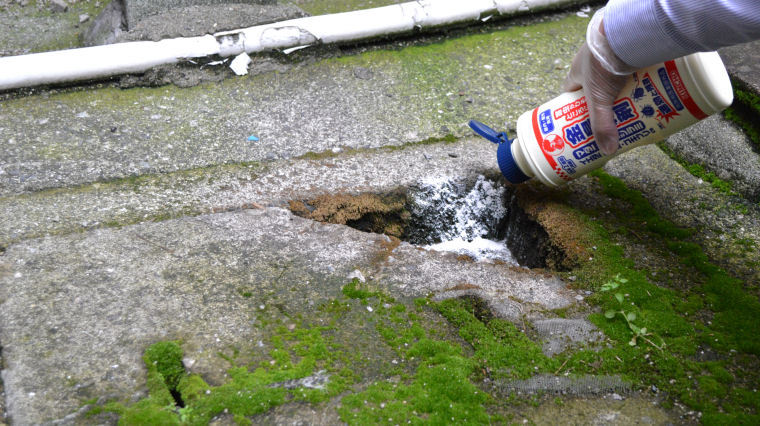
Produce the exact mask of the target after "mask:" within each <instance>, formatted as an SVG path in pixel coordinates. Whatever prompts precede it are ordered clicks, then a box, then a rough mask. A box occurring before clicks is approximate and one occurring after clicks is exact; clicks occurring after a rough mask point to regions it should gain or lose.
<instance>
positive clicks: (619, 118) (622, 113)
mask: <svg viewBox="0 0 760 426" xmlns="http://www.w3.org/2000/svg"><path fill="white" fill-rule="evenodd" d="M612 112H614V113H615V124H619V123H625V122H626V121H628V120H631V119H633V118H636V115H635V113H634V112H633V106H632V105H631V104H630V103H629V102H628V101H627V100H626V101H625V102H620V103H619V104H617V105H615V106H613V107H612Z"/></svg>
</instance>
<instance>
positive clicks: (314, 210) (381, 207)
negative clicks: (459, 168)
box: [289, 175, 564, 268]
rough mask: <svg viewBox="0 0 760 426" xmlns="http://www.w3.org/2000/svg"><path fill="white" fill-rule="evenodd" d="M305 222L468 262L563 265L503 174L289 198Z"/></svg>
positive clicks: (430, 180)
mask: <svg viewBox="0 0 760 426" xmlns="http://www.w3.org/2000/svg"><path fill="white" fill-rule="evenodd" d="M289 206H290V210H291V211H292V212H293V213H295V214H297V215H299V216H301V217H305V218H308V219H312V220H316V221H320V222H326V223H335V224H342V225H348V226H350V227H352V228H355V229H359V230H361V231H365V232H375V233H381V234H386V235H389V236H392V237H396V238H399V239H401V240H403V241H407V242H409V243H412V244H416V245H419V246H423V247H424V248H427V249H433V250H438V251H451V252H455V253H459V254H460V255H462V256H467V257H469V258H471V259H473V260H478V261H481V260H482V261H490V262H494V261H497V262H505V263H512V264H518V265H520V266H524V267H528V268H545V267H547V264H549V265H552V266H554V265H560V264H562V261H561V259H559V258H557V257H558V256H564V254H562V253H561V250H558V249H557V248H556V247H555V246H554V245H553V244H552V242H551V240H550V239H549V236H548V234H547V233H546V231H545V230H544V229H543V227H541V225H540V224H538V223H537V222H536V221H535V220H534V219H533V218H532V217H530V216H529V215H527V214H526V213H525V212H524V211H523V210H522V209H521V208H520V206H519V203H518V198H517V196H516V195H515V193H514V189H513V188H512V187H510V186H507V185H505V184H504V183H503V180H501V179H495V178H489V177H486V176H482V175H481V176H477V177H476V178H473V179H455V178H449V177H433V178H428V179H423V180H421V181H420V182H418V183H417V184H415V185H412V186H410V187H408V188H399V189H397V190H395V191H390V192H388V193H383V194H376V193H362V194H343V193H342V194H328V195H321V196H319V197H316V198H313V199H310V200H293V201H290V203H289Z"/></svg>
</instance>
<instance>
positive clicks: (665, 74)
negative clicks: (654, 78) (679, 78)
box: [657, 67, 683, 111]
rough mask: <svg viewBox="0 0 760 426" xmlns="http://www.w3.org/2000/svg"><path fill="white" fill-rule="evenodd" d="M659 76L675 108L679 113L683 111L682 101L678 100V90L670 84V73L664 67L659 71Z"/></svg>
mask: <svg viewBox="0 0 760 426" xmlns="http://www.w3.org/2000/svg"><path fill="white" fill-rule="evenodd" d="M657 75H659V76H660V81H662V86H663V87H664V88H665V93H667V94H668V97H669V98H670V101H671V102H673V107H674V108H675V109H676V110H677V111H681V110H682V109H683V104H681V100H680V99H678V95H677V94H676V90H675V89H674V88H673V84H672V83H671V82H670V77H668V72H667V71H666V70H665V68H664V67H663V68H660V69H659V70H657Z"/></svg>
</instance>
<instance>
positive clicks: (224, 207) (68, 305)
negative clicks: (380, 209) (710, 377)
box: [0, 1, 760, 424]
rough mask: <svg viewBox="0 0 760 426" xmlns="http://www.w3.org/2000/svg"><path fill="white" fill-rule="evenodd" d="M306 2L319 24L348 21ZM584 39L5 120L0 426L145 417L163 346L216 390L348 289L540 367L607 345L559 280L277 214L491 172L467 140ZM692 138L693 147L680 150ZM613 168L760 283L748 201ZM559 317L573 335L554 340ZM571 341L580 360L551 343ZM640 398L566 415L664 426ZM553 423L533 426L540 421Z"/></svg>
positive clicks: (579, 31)
mask: <svg viewBox="0 0 760 426" xmlns="http://www.w3.org/2000/svg"><path fill="white" fill-rule="evenodd" d="M317 3H318V2H316V1H315V2H313V4H311V6H312V7H314V8H318V7H335V6H334V5H320V4H317ZM369 3H372V5H376V3H374V2H369ZM296 5H298V6H300V7H302V8H303V9H304V10H309V5H307V4H304V2H297V3H296ZM14 13H15V12H14ZM0 17H2V19H8V16H7V15H3V13H2V12H0ZM586 22H587V20H586V19H583V18H580V17H578V16H576V15H575V14H574V11H569V12H560V13H557V14H546V15H538V16H535V17H530V18H525V19H524V20H522V21H514V22H512V21H506V22H503V23H500V24H495V25H493V26H488V25H486V26H478V27H477V28H471V29H468V30H463V31H462V30H460V32H456V31H453V30H452V32H451V33H450V34H454V35H455V36H449V37H447V36H446V35H445V34H444V35H428V36H426V37H430V38H424V37H423V38H422V39H421V40H422V41H415V40H412V41H409V40H406V41H394V40H386V41H383V42H381V43H378V44H375V45H362V46H358V47H351V48H345V49H343V48H341V49H338V50H334V51H324V50H318V49H315V50H314V51H313V52H311V53H310V52H308V49H306V50H307V52H301V53H294V54H293V55H295V56H293V57H288V58H281V57H280V58H277V57H268V58H264V57H254V62H256V61H262V62H263V61H272V62H270V63H274V64H276V66H277V67H279V68H277V69H276V70H271V71H268V72H263V73H260V74H254V75H250V76H247V77H240V78H235V77H232V76H231V75H230V74H229V73H226V74H225V73H220V76H219V79H218V80H219V81H218V82H217V83H205V84H201V85H198V86H195V87H191V88H178V87H176V86H162V87H153V88H145V87H134V88H131V89H119V88H117V87H115V85H113V84H110V83H103V84H100V85H97V84H96V85H89V86H85V87H74V88H63V89H61V88H58V89H52V90H50V89H44V90H39V91H34V92H32V93H17V94H14V95H13V96H11V97H7V98H4V100H3V101H2V102H0V132H2V135H3V136H2V137H1V139H0V150H2V152H3V153H4V155H3V158H2V160H0V347H2V353H1V354H0V355H2V364H0V366H2V376H1V377H2V385H3V387H0V395H2V396H3V397H2V398H0V423H2V422H3V421H8V420H3V419H10V420H11V421H12V422H13V423H14V424H37V423H44V422H54V421H56V419H58V420H61V422H63V423H67V422H70V423H76V422H85V421H87V420H86V419H85V418H84V417H83V416H84V414H85V412H86V411H87V409H85V408H83V407H82V404H85V403H87V402H88V401H90V404H91V401H92V400H96V401H97V400H101V401H103V400H106V399H108V400H122V401H127V402H135V401H137V400H139V399H141V398H143V397H145V396H146V394H147V389H146V384H145V367H144V365H143V363H142V360H141V356H142V353H143V351H144V350H145V348H146V347H147V346H148V345H150V344H151V343H154V342H155V341H158V340H166V339H180V340H181V341H182V342H183V343H182V346H183V349H184V350H185V356H186V358H187V359H188V360H192V362H190V361H188V362H187V363H186V365H189V370H190V371H191V372H196V373H199V374H202V375H203V377H204V378H205V379H206V380H207V381H209V383H212V384H220V383H223V382H224V381H225V380H227V379H228V376H227V374H228V373H227V368H228V367H229V363H228V362H227V361H226V360H225V359H223V358H222V357H220V356H219V353H229V352H230V351H231V348H234V349H235V350H239V351H240V352H241V353H245V352H248V353H252V354H254V355H252V356H256V354H259V353H261V351H263V350H264V349H261V347H260V346H258V342H259V341H261V340H262V338H263V335H264V331H262V330H260V329H258V328H256V327H254V326H253V325H252V324H253V323H254V321H255V320H256V319H257V318H260V317H262V316H263V315H265V314H267V315H269V314H272V315H279V316H280V317H282V318H287V317H288V315H290V316H296V315H304V316H312V317H313V316H315V315H318V310H317V309H316V307H317V306H319V303H320V302H323V301H327V300H330V299H333V298H335V297H337V296H339V295H340V289H341V287H342V286H343V285H345V283H346V282H347V281H348V280H349V278H348V277H350V276H352V274H354V271H356V270H359V271H360V272H361V274H362V276H363V277H366V279H367V280H368V281H369V282H371V283H372V285H374V286H376V287H377V288H378V289H381V290H384V291H386V292H387V293H389V294H391V295H393V296H396V297H398V298H400V299H403V300H409V299H410V298H413V297H419V296H431V297H432V298H433V299H434V300H440V299H443V298H450V297H460V296H477V297H480V298H482V299H483V300H485V301H486V304H487V305H488V306H489V307H490V309H491V310H492V312H493V313H494V314H495V315H497V316H498V317H501V318H506V319H510V320H512V321H514V322H515V323H517V324H520V325H521V327H523V326H525V327H523V328H526V329H527V328H531V327H532V328H535V330H536V332H537V334H538V339H541V338H543V342H544V351H545V352H546V353H548V354H556V353H558V352H561V351H563V350H566V349H567V348H571V349H572V348H575V347H577V345H578V344H579V343H580V344H582V343H584V342H585V343H588V342H589V341H594V342H596V343H598V344H600V345H603V344H604V342H605V341H604V338H603V336H600V335H599V334H598V332H597V330H595V329H594V327H593V326H590V323H589V322H587V321H586V320H585V319H584V318H585V315H586V314H587V313H588V310H589V309H590V307H589V306H588V305H586V304H585V302H584V301H583V300H584V297H585V296H587V294H585V293H583V294H581V293H579V292H578V291H576V290H573V289H570V288H568V283H566V282H564V281H563V280H562V279H561V278H559V276H558V275H557V274H554V273H552V272H551V271H548V270H530V269H524V268H517V267H511V266H508V265H503V264H497V263H494V264H486V263H474V262H471V261H468V260H464V259H462V258H460V257H458V256H456V255H452V254H446V253H438V252H434V251H426V250H423V249H421V248H419V247H416V246H414V245H411V244H408V243H400V244H397V245H395V244H392V243H391V242H390V241H389V239H388V237H386V236H383V235H378V234H371V233H363V232H360V231H357V230H354V229H351V228H348V227H346V226H342V225H329V224H322V223H317V222H313V221H310V220H306V219H303V218H300V217H298V216H295V215H294V214H292V213H291V212H289V211H287V210H285V209H284V208H283V207H284V206H285V205H286V203H287V201H289V200H292V199H308V198H310V197H315V196H318V195H322V194H332V193H341V192H347V193H361V192H372V193H383V192H387V191H391V190H393V189H396V188H398V187H407V186H412V185H414V184H415V183H416V182H418V181H420V180H421V179H424V178H426V177H430V176H442V175H445V176H452V177H456V178H462V179H472V178H473V177H475V176H477V175H479V174H487V175H493V174H494V173H497V166H496V164H495V161H494V147H493V146H492V145H491V144H488V143H485V142H483V141H482V140H481V139H479V138H476V137H473V136H471V132H469V130H468V129H467V127H466V121H467V120H468V119H469V118H478V119H481V120H482V121H484V122H488V123H491V124H494V125H497V126H502V127H506V128H507V129H510V128H511V126H514V121H515V119H516V118H517V116H518V115H519V114H520V113H521V112H523V111H524V110H526V109H527V108H529V107H531V106H533V105H535V104H536V103H537V102H538V101H540V100H544V99H549V98H551V97H552V96H554V95H555V94H556V93H557V92H558V90H559V84H560V82H561V81H562V78H563V77H564V74H565V73H566V71H567V66H568V65H569V62H570V60H571V58H572V53H573V52H574V51H575V49H577V46H578V45H579V43H580V42H581V41H582V39H583V34H584V30H585V24H586ZM0 33H4V32H3V31H0ZM447 38H451V39H450V40H446V39H447ZM321 55H324V57H322V56H321ZM486 65H487V66H488V67H486ZM182 66H188V64H184V65H182ZM182 66H179V67H176V68H174V69H173V70H174V71H175V72H177V71H178V70H179V72H181V71H182ZM207 66H208V65H207ZM715 125H717V126H719V128H724V127H725V126H729V125H728V124H725V123H724V122H722V121H721V119H720V118H713V119H711V120H710V121H709V122H707V123H705V124H702V125H701V126H715ZM700 129H701V128H696V129H695V130H694V131H699V130H700ZM731 132H732V134H735V137H734V136H732V137H731V139H732V143H733V144H734V145H732V146H736V147H745V148H746V143H747V142H746V138H744V137H743V135H742V134H741V133H740V132H738V131H736V130H735V129H733V130H731ZM716 134H720V137H721V138H722V137H723V132H717V133H716ZM249 136H255V137H256V138H257V139H258V140H256V141H254V140H249ZM447 136H448V140H444V137H447ZM695 139H698V138H697V137H696V136H694V135H693V134H691V133H682V134H680V135H678V136H676V137H674V138H673V139H671V141H669V144H670V145H671V146H674V147H675V148H676V149H677V148H678V147H679V146H682V145H688V143H687V142H688V141H693V140H695ZM704 139H705V142H709V141H708V139H710V138H704ZM721 140H722V139H721ZM742 149H744V148H742ZM689 158H692V157H689ZM693 158H694V161H702V159H701V157H693ZM714 158H715V159H716V163H715V164H713V165H712V167H714V168H715V169H716V170H718V169H721V168H725V169H726V170H730V172H727V174H726V178H727V179H731V180H735V181H736V182H738V184H739V185H744V186H740V187H741V188H747V189H746V191H743V193H744V194H751V193H753V192H752V191H754V190H755V189H756V183H755V182H754V180H753V179H754V176H753V174H752V172H751V170H754V169H751V168H750V169H747V170H749V171H748V172H747V173H745V174H741V173H740V172H739V171H740V170H741V169H744V166H742V165H741V164H739V163H737V164H736V165H734V166H732V167H731V168H727V167H725V166H726V164H725V163H726V162H725V161H722V160H718V159H717V158H718V157H714ZM606 170H607V171H608V172H609V173H611V174H613V175H615V176H618V177H620V178H621V179H623V181H624V182H625V183H626V184H627V185H629V186H630V187H632V188H635V189H638V190H640V191H642V193H643V194H644V195H645V196H646V197H647V199H648V200H650V202H651V203H652V204H653V205H654V207H655V208H656V209H657V211H658V212H660V214H662V215H663V216H664V217H666V218H668V219H671V220H673V221H674V222H676V223H677V224H680V225H688V226H693V227H695V228H697V229H699V232H698V233H697V234H696V235H695V237H694V240H695V241H698V242H699V243H700V244H701V245H703V246H704V247H705V250H706V251H707V253H708V255H709V256H710V257H711V258H712V259H716V260H717V261H718V262H719V263H721V265H722V266H725V267H727V268H728V269H729V270H731V271H732V272H736V273H737V275H739V276H742V277H743V279H745V280H747V282H757V280H758V279H760V277H758V276H757V273H758V272H757V270H756V269H753V268H752V267H751V265H752V264H751V262H750V263H748V262H749V261H750V260H752V259H751V258H748V257H738V256H736V255H735V254H736V253H735V251H732V250H733V249H732V247H733V246H734V245H735V240H734V239H732V238H733V237H732V238H729V237H726V236H725V235H726V231H728V232H733V233H735V238H741V239H746V240H748V241H754V242H756V243H760V219H758V218H760V212H759V211H758V210H760V208H758V207H757V206H756V205H755V204H756V203H755V204H753V203H750V202H748V201H747V200H745V199H741V198H736V197H731V196H727V195H725V194H722V193H720V192H718V191H715V190H713V189H711V188H709V187H708V186H707V185H706V184H704V183H703V182H701V181H700V180H699V179H698V178H696V177H694V176H692V175H690V174H689V173H688V172H686V171H685V170H684V169H683V168H682V167H681V166H679V165H678V163H676V162H675V161H673V160H671V159H670V158H669V157H667V156H666V155H665V154H663V153H662V152H661V151H660V150H659V149H658V148H657V147H654V146H653V147H646V148H641V149H637V150H634V151H632V152H630V153H627V154H625V155H623V156H620V157H618V158H616V159H615V160H613V161H611V162H610V163H608V165H607V166H606ZM592 185H593V180H592V179H589V178H584V179H581V180H579V181H577V182H574V183H572V184H571V185H569V186H568V187H566V188H564V189H563V190H562V191H564V192H562V193H561V194H562V196H561V197H560V198H561V199H565V198H569V199H582V200H583V203H588V204H587V205H591V206H598V205H595V204H594V203H595V202H597V201H598V200H595V199H594V198H593V197H594V196H593V194H592V192H593V191H592V190H591V189H590V188H591V186H592ZM583 203H580V202H579V203H578V204H581V205H583ZM600 204H602V203H600ZM700 205H702V206H709V208H705V207H700ZM737 206H742V208H738V207H737ZM721 235H723V237H721ZM652 255H654V254H652ZM751 255H752V254H751V253H750V254H748V255H747V256H750V257H751ZM742 256H744V255H742ZM246 295H247V296H246ZM552 310H555V311H557V310H567V311H568V312H570V315H569V317H568V318H565V319H559V318H556V314H554V313H552ZM574 315H575V316H577V317H578V318H576V317H575V316H574ZM363 327H364V328H363ZM370 328H371V326H366V325H361V324H359V323H357V324H356V325H355V326H353V327H348V328H347V329H346V330H342V331H341V332H343V333H345V336H344V337H343V338H344V339H346V341H348V342H351V343H353V344H354V345H355V347H356V348H358V349H359V350H362V351H365V352H366V354H367V356H369V357H374V358H371V359H372V362H370V363H369V366H368V367H367V373H366V376H365V377H363V378H362V380H363V382H362V383H361V385H364V384H366V383H368V382H370V381H371V380H374V379H375V378H376V377H377V376H379V375H381V374H382V372H381V368H380V367H379V366H380V365H382V363H383V362H389V360H390V359H392V357H393V355H392V351H391V350H390V349H389V348H387V347H386V345H384V344H383V342H381V341H377V339H375V340H376V341H371V339H370V337H368V336H371V334H370V333H369V332H368V330H369V329H370ZM559 335H561V336H559ZM574 335H583V336H585V338H584V339H582V341H574V340H573V338H572V337H570V338H567V339H563V338H562V337H568V336H574ZM555 337H559V338H557V339H555ZM357 342H359V343H357ZM552 378H553V376H552V377H550V378H548V379H546V380H549V381H550V380H552ZM383 379H385V378H384V377H383ZM536 380H538V379H536ZM536 380H534V381H533V382H526V383H530V384H532V383H534V382H536ZM594 380H595V379H594V378H593V377H592V378H589V381H590V383H596V382H594ZM600 380H601V379H600ZM555 381H556V380H555ZM602 381H604V380H602ZM604 383H606V384H607V385H605V386H606V387H604V388H603V390H602V391H603V392H615V391H619V390H620V389H622V388H620V387H618V386H619V385H620V383H619V381H616V380H611V381H609V382H604ZM505 385H506V384H505ZM513 385H514V384H513ZM3 392H4V393H3ZM618 396H619V395H618ZM637 398H638V397H631V398H628V399H626V401H625V402H621V401H606V400H603V399H604V398H603V397H601V396H599V397H597V398H596V399H594V401H593V402H589V401H590V399H589V400H586V399H582V398H581V399H577V400H573V401H572V402H569V403H568V405H569V406H568V410H571V411H572V413H573V414H572V416H573V418H577V419H580V420H579V421H598V420H599V419H602V420H605V419H606V421H609V422H613V423H614V422H615V421H619V422H622V423H624V422H625V421H645V420H646V419H650V420H652V419H655V422H661V423H665V422H668V421H673V419H674V418H675V417H673V413H672V412H671V411H668V410H665V409H662V408H660V407H653V406H652V403H651V401H650V400H649V399H644V400H639V399H637ZM337 404H338V401H337V400H333V401H329V402H328V403H326V404H324V405H322V406H312V405H309V404H305V403H293V404H286V405H283V406H281V407H278V408H276V409H274V410H271V411H270V412H267V413H266V414H264V415H261V416H259V417H256V418H255V420H260V421H262V422H273V423H282V422H290V421H296V420H301V419H303V420H305V421H309V420H308V419H314V418H319V419H321V420H323V421H325V422H328V423H337V422H339V421H340V419H339V417H338V415H337V412H336V411H335V407H336V405H337ZM600 406H601V407H602V408H599V407H600ZM547 407H548V408H547ZM552 407H554V406H553V405H552V403H551V402H549V403H546V404H542V406H541V408H540V409H536V410H535V412H530V411H531V410H532V409H531V410H527V409H526V411H524V412H523V413H522V414H521V415H523V416H525V419H526V420H527V419H530V420H531V421H535V422H536V423H537V424H541V423H542V422H544V423H550V420H551V419H554V420H556V418H557V417H556V415H557V414H556V413H555V412H554V411H553V410H552ZM541 410H543V411H541ZM315 416H316V417H315ZM520 418H522V417H520ZM547 419H549V420H547ZM584 419H585V420H584ZM224 420H227V421H232V420H233V419H232V418H231V416H227V417H224V416H222V417H221V418H220V421H224ZM96 421H101V422H104V423H113V422H115V421H116V419H115V418H114V417H108V416H105V417H100V418H98V420H96Z"/></svg>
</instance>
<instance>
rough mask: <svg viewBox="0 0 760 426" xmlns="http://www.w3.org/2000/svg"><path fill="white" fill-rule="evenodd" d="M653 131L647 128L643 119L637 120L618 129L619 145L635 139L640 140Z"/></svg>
mask: <svg viewBox="0 0 760 426" xmlns="http://www.w3.org/2000/svg"><path fill="white" fill-rule="evenodd" d="M654 133H655V130H654V129H652V128H649V129H647V126H646V124H644V122H643V121H641V120H638V121H634V122H633V123H631V124H629V125H627V126H625V127H623V128H621V129H618V136H619V137H620V146H626V145H630V144H632V143H634V142H636V141H639V140H641V139H642V138H645V137H647V136H649V135H652V134H654Z"/></svg>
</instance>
